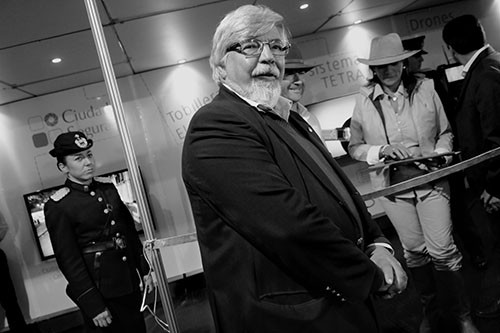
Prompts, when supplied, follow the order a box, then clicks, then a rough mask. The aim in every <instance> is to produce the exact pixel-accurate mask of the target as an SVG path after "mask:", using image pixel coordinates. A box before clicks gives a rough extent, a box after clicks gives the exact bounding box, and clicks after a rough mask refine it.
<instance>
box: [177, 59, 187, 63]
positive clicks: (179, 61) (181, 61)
mask: <svg viewBox="0 0 500 333" xmlns="http://www.w3.org/2000/svg"><path fill="white" fill-rule="evenodd" d="M185 62H186V59H180V60H177V63H178V64H183V63H185Z"/></svg>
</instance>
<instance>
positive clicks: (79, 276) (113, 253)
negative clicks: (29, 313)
mask: <svg viewBox="0 0 500 333" xmlns="http://www.w3.org/2000/svg"><path fill="white" fill-rule="evenodd" d="M92 145H93V142H92V140H91V139H87V137H86V136H85V135H84V134H83V133H82V132H68V133H63V134H61V135H59V136H58V137H57V139H56V140H55V142H54V149H52V150H51V151H50V152H49V153H50V155H52V156H53V157H55V158H57V167H58V168H59V170H61V172H63V173H65V174H66V176H67V179H66V182H65V187H63V188H61V189H60V190H58V191H57V192H55V193H54V194H53V195H52V196H51V197H50V200H49V201H48V202H47V203H46V204H45V220H46V224H47V229H48V231H49V235H50V239H51V241H52V246H53V248H54V254H55V257H56V260H57V263H58V265H59V268H60V270H61V272H62V273H63V274H64V276H65V277H66V279H67V280H68V286H67V288H66V293H67V294H68V296H69V297H70V298H71V299H72V300H73V301H74V302H75V303H76V304H77V305H78V307H79V308H80V309H81V311H82V313H83V316H84V319H85V326H86V329H87V331H88V332H134V333H137V332H146V327H145V322H144V317H143V314H142V313H141V312H140V304H141V291H142V289H143V286H145V287H146V288H147V289H149V290H151V288H152V281H151V280H152V279H151V276H150V275H148V274H147V273H148V265H147V263H146V261H145V260H144V257H143V254H142V244H141V241H140V239H139V237H138V235H137V232H136V229H135V227H134V221H133V218H132V216H131V214H130V212H129V210H128V208H127V207H126V206H125V204H124V203H123V202H122V201H121V199H120V196H119V194H118V191H117V190H116V188H115V186H114V185H113V184H112V183H111V182H109V181H104V180H103V179H99V177H95V178H94V173H95V161H94V156H93V154H92V151H91V148H92ZM141 277H144V278H141ZM143 279H144V281H143Z"/></svg>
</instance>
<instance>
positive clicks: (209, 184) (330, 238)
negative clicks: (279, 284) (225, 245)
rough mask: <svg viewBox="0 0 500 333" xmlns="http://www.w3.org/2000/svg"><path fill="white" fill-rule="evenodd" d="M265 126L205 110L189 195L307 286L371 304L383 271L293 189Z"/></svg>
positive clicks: (187, 155)
mask: <svg viewBox="0 0 500 333" xmlns="http://www.w3.org/2000/svg"><path fill="white" fill-rule="evenodd" d="M247 117H248V115H247ZM260 125H262V124H260V123H259V124H256V123H255V122H253V121H248V119H247V118H245V116H243V115H241V114H238V113H237V112H231V111H230V110H223V109H222V110H221V109H214V108H213V107H205V108H204V109H202V110H200V111H198V112H197V114H195V116H194V117H193V119H192V121H191V125H190V129H189V134H188V137H187V138H186V141H185V143H184V147H185V148H184V153H183V154H184V156H183V177H184V181H185V183H186V186H187V188H188V191H192V192H196V193H197V194H198V195H199V196H201V198H202V200H204V201H205V202H206V203H207V204H208V205H209V206H210V207H212V209H213V210H214V211H215V212H216V213H217V215H218V216H220V217H221V218H222V220H223V221H224V223H226V224H227V225H229V227H231V228H232V229H234V230H235V231H236V232H237V233H238V234H239V235H241V237H243V238H244V239H245V241H247V242H248V243H250V244H252V246H253V247H255V248H257V249H258V250H259V251H260V252H261V253H263V254H264V255H265V256H266V257H268V258H269V259H270V260H271V261H273V262H274V263H275V264H276V265H278V266H280V267H282V269H284V270H285V271H286V272H288V273H289V274H291V275H292V276H294V277H295V278H297V279H298V280H299V281H302V283H304V284H305V285H308V286H309V287H310V288H312V289H316V290H317V289H319V288H326V287H327V286H330V285H335V286H336V287H337V288H338V289H339V290H342V291H343V293H344V295H346V296H347V297H352V298H355V299H366V298H367V297H368V295H369V294H370V293H371V292H373V291H375V290H378V288H379V287H380V286H381V285H382V275H381V271H380V269H379V268H378V267H377V266H376V265H375V264H374V263H373V262H372V261H371V260H370V259H369V257H368V256H367V255H366V254H365V253H363V251H362V250H361V249H359V248H358V247H356V246H355V244H353V242H352V241H350V240H348V239H346V238H345V237H344V236H343V235H342V231H341V230H339V229H338V227H337V226H336V225H335V223H333V221H331V220H329V219H328V218H327V217H325V216H324V215H323V214H322V213H321V211H320V210H319V209H318V207H317V206H315V205H313V204H311V203H310V202H309V200H308V199H307V198H306V197H305V196H304V194H303V193H302V192H301V191H298V190H297V189H296V188H294V187H293V186H292V185H291V183H290V182H289V181H288V180H287V178H286V175H285V174H284V173H283V172H282V170H281V169H280V166H279V165H278V164H277V163H276V161H275V160H274V158H273V155H272V152H271V149H272V148H270V143H269V142H266V140H270V138H268V137H267V136H266V135H265V134H264V131H263V129H262V128H259V126H260ZM262 126H264V125H262ZM283 149H286V148H283ZM318 186H320V185H319V184H318Z"/></svg>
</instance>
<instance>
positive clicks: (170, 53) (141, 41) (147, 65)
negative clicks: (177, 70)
mask: <svg viewBox="0 0 500 333" xmlns="http://www.w3.org/2000/svg"><path fill="white" fill-rule="evenodd" d="M245 2H246V1H230V2H228V1H224V2H219V3H216V4H213V5H210V6H206V7H198V8H193V9H190V10H187V11H179V12H175V13H168V14H161V15H156V16H152V17H147V18H143V19H140V20H133V21H129V22H126V23H123V24H120V25H117V26H116V30H117V32H118V35H119V36H120V40H121V41H122V44H123V47H124V49H125V51H126V53H127V54H128V56H129V57H130V61H131V63H132V67H133V68H134V70H135V71H137V72H141V71H145V70H150V69H153V68H159V67H163V66H169V65H175V64H177V61H178V60H180V59H186V60H188V61H190V60H195V59H200V58H204V57H208V56H209V54H210V48H211V40H212V36H213V33H214V31H215V29H216V27H217V24H218V23H219V21H220V19H221V15H222V13H227V12H229V11H231V10H233V9H235V8H237V7H238V6H240V5H241V4H242V3H245ZM193 22H196V24H193Z"/></svg>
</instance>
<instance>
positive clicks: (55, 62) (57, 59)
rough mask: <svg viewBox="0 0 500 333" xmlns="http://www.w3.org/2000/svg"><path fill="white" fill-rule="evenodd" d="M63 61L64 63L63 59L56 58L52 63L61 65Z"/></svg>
mask: <svg viewBox="0 0 500 333" xmlns="http://www.w3.org/2000/svg"><path fill="white" fill-rule="evenodd" d="M61 61H62V59H61V58H54V59H52V60H51V62H52V63H53V64H58V63H60V62H61Z"/></svg>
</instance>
